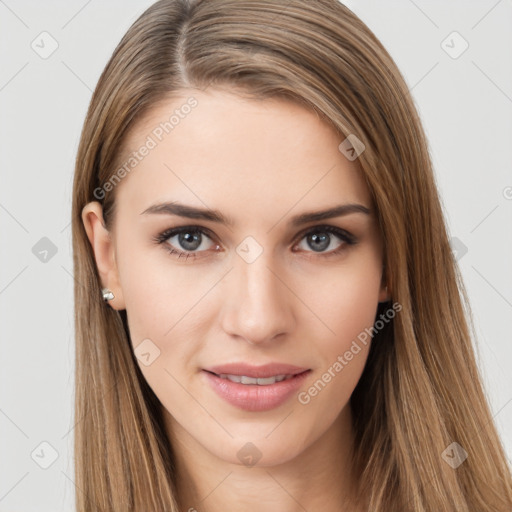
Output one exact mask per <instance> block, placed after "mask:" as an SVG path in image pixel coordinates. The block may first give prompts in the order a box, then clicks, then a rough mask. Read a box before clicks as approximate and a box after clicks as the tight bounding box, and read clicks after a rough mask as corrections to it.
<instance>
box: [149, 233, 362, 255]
mask: <svg viewBox="0 0 512 512" xmlns="http://www.w3.org/2000/svg"><path fill="white" fill-rule="evenodd" d="M181 233H194V234H196V233H201V234H204V235H206V236H207V237H208V238H210V239H212V240H213V239H214V237H213V236H212V235H213V234H212V233H211V231H210V230H209V229H206V228H202V227H200V226H181V227H178V228H171V229H166V230H165V231H163V232H162V233H160V234H158V235H157V236H155V237H154V238H153V241H154V242H155V243H157V244H162V245H163V246H164V248H165V250H166V251H168V252H169V253H170V254H174V255H177V256H178V258H181V257H182V256H186V258H185V260H187V259H188V258H192V259H195V258H197V253H195V252H186V251H179V250H177V249H175V248H174V247H172V246H170V245H169V244H167V243H166V242H167V241H168V240H169V238H172V237H174V236H176V235H179V234H181ZM314 233H331V234H334V235H336V236H337V237H338V238H340V239H341V240H342V241H343V243H342V244H341V245H340V246H339V247H338V248H337V249H334V250H333V251H329V252H325V253H322V252H319V253H317V254H318V255H319V256H321V257H324V258H329V257H331V256H336V255H338V254H339V253H341V252H342V251H344V250H345V249H346V247H345V245H348V246H351V245H355V244H356V243H357V240H356V238H355V237H354V235H352V234H351V233H349V232H348V231H345V230H344V229H341V228H337V227H335V226H329V225H325V226H314V227H313V228H310V229H308V230H306V231H304V232H302V233H300V235H298V236H297V238H296V241H297V242H300V241H301V240H302V239H303V238H305V237H307V236H308V235H311V234H314ZM297 242H296V243H297ZM217 245H218V244H217ZM294 245H295V244H294ZM199 252H203V251H199ZM308 252H309V251H308Z"/></svg>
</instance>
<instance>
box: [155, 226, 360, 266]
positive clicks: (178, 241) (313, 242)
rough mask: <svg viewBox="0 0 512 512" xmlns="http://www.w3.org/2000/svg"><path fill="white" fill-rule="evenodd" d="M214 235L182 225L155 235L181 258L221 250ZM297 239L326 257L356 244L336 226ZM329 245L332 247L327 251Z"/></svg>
mask: <svg viewBox="0 0 512 512" xmlns="http://www.w3.org/2000/svg"><path fill="white" fill-rule="evenodd" d="M212 238H214V237H213V235H212V234H211V232H210V231H209V230H207V229H205V228H202V227H200V226H183V227H178V228H171V229H167V230H165V231H163V232H162V233H160V234H159V235H157V236H156V237H154V241H155V242H156V243H157V244H162V245H163V246H164V247H165V249H166V250H167V251H168V252H169V253H171V254H175V255H177V256H178V258H182V257H185V259H188V258H197V257H199V254H198V253H203V252H207V251H208V249H209V248H211V247H214V248H215V250H219V249H220V245H219V244H217V243H215V242H213V240H212ZM334 238H338V239H339V240H341V243H339V244H338V247H335V248H334V249H333V248H332V244H333V240H334ZM173 239H174V240H173ZM208 240H209V241H210V243H208ZM297 240H298V241H299V242H302V241H303V240H305V243H306V244H307V245H309V247H312V248H313V250H312V251H309V250H308V249H307V247H306V248H305V249H304V247H302V250H305V251H306V252H313V253H317V254H319V255H320V256H323V257H330V256H335V255H336V254H339V253H341V252H342V251H343V250H345V249H346V248H347V246H350V245H354V244H356V243H357V240H356V238H355V237H354V236H353V235H352V234H351V233H349V232H348V231H345V230H344V229H341V228H337V227H335V226H315V227H314V228H313V229H309V230H308V231H306V232H303V233H302V234H301V235H300V236H299V237H298V238H297ZM296 246H300V243H299V244H296V245H295V246H294V247H296ZM329 247H330V248H331V250H329V251H326V249H329Z"/></svg>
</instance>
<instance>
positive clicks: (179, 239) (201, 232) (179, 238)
mask: <svg viewBox="0 0 512 512" xmlns="http://www.w3.org/2000/svg"><path fill="white" fill-rule="evenodd" d="M208 233H209V231H208V230H205V229H204V228H200V227H198V226H183V227H179V228H172V229H167V230H166V231H164V232H163V233H160V234H159V235H157V236H156V237H155V238H154V241H155V242H156V243H158V244H163V245H164V246H165V248H166V249H167V250H168V251H169V252H170V253H171V254H176V255H177V256H178V258H181V257H183V256H185V259H188V258H189V257H191V258H196V257H197V254H196V252H204V251H206V250H208V245H209V244H208V243H207V242H206V240H210V241H211V238H210V236H209V235H208ZM172 239H175V240H174V242H172ZM212 244H213V242H212ZM205 246H206V247H205ZM213 246H214V247H215V248H216V249H219V245H218V244H213ZM194 251H195V252H194Z"/></svg>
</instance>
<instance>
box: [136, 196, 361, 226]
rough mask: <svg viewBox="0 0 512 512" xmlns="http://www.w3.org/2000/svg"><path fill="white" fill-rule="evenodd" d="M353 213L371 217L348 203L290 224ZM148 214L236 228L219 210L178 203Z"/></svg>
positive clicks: (305, 215)
mask: <svg viewBox="0 0 512 512" xmlns="http://www.w3.org/2000/svg"><path fill="white" fill-rule="evenodd" d="M351 213H363V214H365V215H370V209H369V208H368V207H366V206H364V205H362V204H357V203H347V204H342V205H339V206H334V207H332V208H327V209H326V210H321V211H316V212H306V213H301V214H300V215H296V216H295V217H292V218H291V219H290V221H289V223H290V225H291V226H300V225H302V224H307V223H308V222H318V221H321V220H325V219H331V218H334V217H341V216H343V215H349V214H351ZM147 214H165V215H177V216H179V217H187V218H189V219H198V220H204V221H211V222H217V223H219V224H224V225H226V226H231V227H232V226H234V221H233V219H231V218H230V217H226V216H225V215H223V214H222V213H221V212H219V211H217V210H211V209H208V208H197V207H195V206H188V205H185V204H181V203H178V202H176V201H174V202H170V203H159V204H154V205H153V206H150V207H149V208H146V209H145V210H144V211H143V212H141V215H147Z"/></svg>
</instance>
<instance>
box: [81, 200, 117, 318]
mask: <svg viewBox="0 0 512 512" xmlns="http://www.w3.org/2000/svg"><path fill="white" fill-rule="evenodd" d="M82 222H83V223H84V227H85V231H86V232H87V238H89V242H90V243H91V247H92V250H93V253H94V258H95V260H96V266H97V268H98V273H99V275H100V280H101V287H102V288H108V289H109V290H110V291H112V292H113V294H114V298H113V299H111V300H109V301H108V304H109V305H110V306H112V308H113V309H117V310H121V309H125V303H124V297H123V292H122V289H121V283H120V279H119V273H118V269H117V262H116V254H115V245H114V242H113V240H112V236H111V233H110V232H109V231H108V230H107V229H106V227H105V222H104V220H103V208H102V206H101V204H100V203H99V202H98V201H92V202H90V203H87V204H86V205H85V206H84V208H83V209H82Z"/></svg>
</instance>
